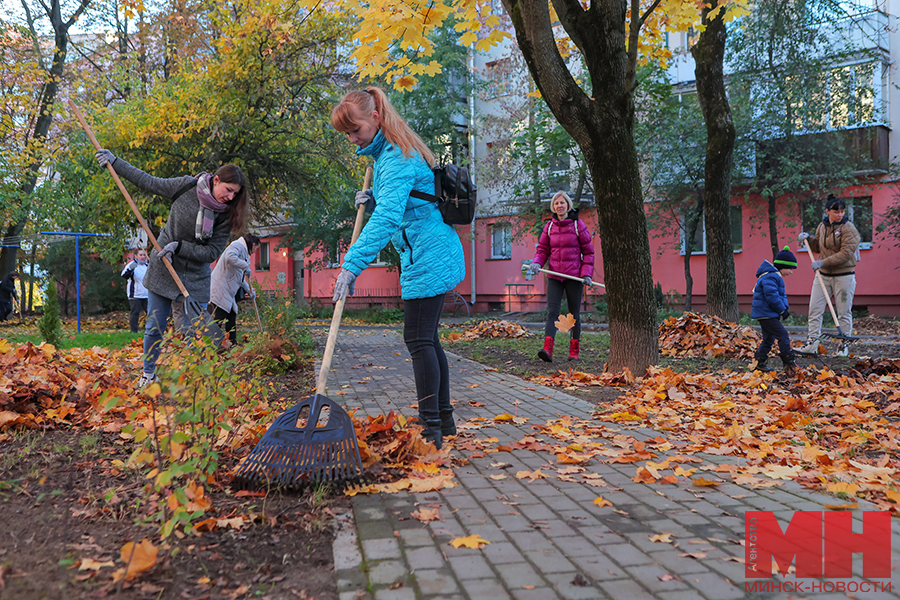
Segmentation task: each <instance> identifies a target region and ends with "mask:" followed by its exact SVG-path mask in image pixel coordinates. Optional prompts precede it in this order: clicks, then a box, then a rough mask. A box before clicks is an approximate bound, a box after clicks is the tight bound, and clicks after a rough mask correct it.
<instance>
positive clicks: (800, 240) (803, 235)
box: [797, 231, 809, 244]
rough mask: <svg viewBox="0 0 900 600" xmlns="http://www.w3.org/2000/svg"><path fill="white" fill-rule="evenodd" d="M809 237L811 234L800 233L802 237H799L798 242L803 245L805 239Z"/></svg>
mask: <svg viewBox="0 0 900 600" xmlns="http://www.w3.org/2000/svg"><path fill="white" fill-rule="evenodd" d="M808 237H809V234H808V233H806V232H805V231H801V232H800V235H798V236H797V241H798V242H800V243H801V244H802V243H803V240H805V239H806V238H808Z"/></svg>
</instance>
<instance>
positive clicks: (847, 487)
mask: <svg viewBox="0 0 900 600" xmlns="http://www.w3.org/2000/svg"><path fill="white" fill-rule="evenodd" d="M825 489H826V490H827V491H829V492H831V493H832V494H850V495H851V496H852V495H853V494H855V493H856V492H858V491H859V486H858V485H856V484H855V483H847V482H846V481H839V482H838V483H832V484H831V485H829V486H828V487H827V488H825Z"/></svg>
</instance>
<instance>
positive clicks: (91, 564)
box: [78, 558, 116, 571]
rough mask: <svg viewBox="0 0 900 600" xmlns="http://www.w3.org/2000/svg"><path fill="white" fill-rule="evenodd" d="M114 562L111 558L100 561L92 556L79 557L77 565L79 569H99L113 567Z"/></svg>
mask: <svg viewBox="0 0 900 600" xmlns="http://www.w3.org/2000/svg"><path fill="white" fill-rule="evenodd" d="M114 566H116V565H115V563H114V562H113V561H111V560H108V561H106V562H100V561H98V560H94V559H93V558H83V559H81V564H79V565H78V570H79V571H99V570H100V569H102V568H103V567H114Z"/></svg>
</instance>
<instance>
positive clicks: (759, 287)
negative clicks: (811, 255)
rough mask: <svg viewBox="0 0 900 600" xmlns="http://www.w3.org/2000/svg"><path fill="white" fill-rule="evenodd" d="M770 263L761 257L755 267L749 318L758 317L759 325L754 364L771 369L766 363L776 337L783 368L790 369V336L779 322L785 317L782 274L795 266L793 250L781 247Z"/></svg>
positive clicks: (790, 271) (792, 353) (792, 360)
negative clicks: (759, 340) (760, 337)
mask: <svg viewBox="0 0 900 600" xmlns="http://www.w3.org/2000/svg"><path fill="white" fill-rule="evenodd" d="M773 262H774V264H772V263H770V262H769V261H767V260H764V261H763V262H762V264H761V265H759V268H758V269H757V270H756V285H755V286H753V308H752V309H751V311H750V318H751V319H758V320H759V326H760V328H762V336H763V339H762V343H760V345H759V348H758V349H757V350H756V355H755V357H756V363H757V365H756V368H757V369H758V370H760V371H771V369H769V368H768V367H766V360H767V359H768V357H769V350H771V349H772V346H773V345H774V344H775V340H778V349H779V350H780V352H781V353H780V354H779V356H780V357H781V362H782V363H784V370H785V371H786V372H787V373H793V372H794V370H795V369H796V368H797V365H796V363H795V362H794V351H793V350H791V336H790V335H788V332H787V329H785V328H784V325H782V324H781V320H782V319H787V317H788V299H787V292H786V291H785V288H784V278H785V277H787V276H788V275H790V274H791V273H793V272H794V269H796V268H797V259H796V257H794V255H793V253H791V251H790V250H789V249H788V246H785V247H784V250H782V251H781V252H779V253H778V254H776V255H775V260H774V261H773Z"/></svg>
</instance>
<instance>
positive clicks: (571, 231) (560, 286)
mask: <svg viewBox="0 0 900 600" xmlns="http://www.w3.org/2000/svg"><path fill="white" fill-rule="evenodd" d="M550 211H551V212H552V213H553V218H551V219H550V221H548V222H547V224H546V225H544V230H543V231H542V232H541V239H540V240H539V241H538V245H537V253H536V254H535V255H534V261H533V262H532V263H531V272H532V273H533V274H535V275H537V273H538V272H539V271H538V270H539V269H540V268H541V267H542V266H543V265H548V266H547V269H549V270H550V271H556V272H557V273H564V274H566V275H572V276H573V277H581V278H582V280H583V281H575V280H573V279H566V278H563V277H557V276H555V275H548V276H547V309H548V313H547V324H546V325H545V327H544V347H543V349H542V350H541V351H540V352H538V356H539V357H540V359H541V360H543V361H546V362H553V340H554V338H555V337H556V319H558V318H559V307H560V304H561V302H562V295H563V292H565V293H566V300H567V301H568V304H569V312H571V313H572V316H573V317H575V326H574V327H573V328H572V341H571V343H570V345H569V360H576V359H577V358H578V350H579V348H578V344H579V339H580V338H581V319H580V313H581V292H582V289H583V287H584V286H585V285H588V286H589V285H591V283H592V282H591V275H593V274H594V245H593V244H592V243H591V232H589V231H588V228H587V225H585V224H584V221H582V220H581V219H579V218H578V212H577V211H575V210H574V207H573V206H572V199H571V198H569V196H568V194H566V193H565V192H557V193H556V194H555V195H554V196H553V200H551V201H550ZM548 260H549V264H548Z"/></svg>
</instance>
